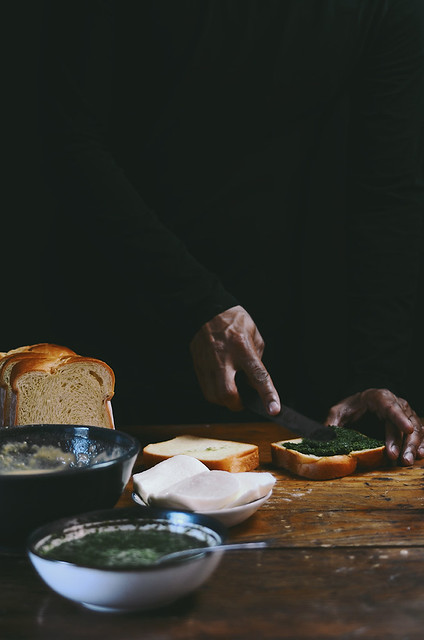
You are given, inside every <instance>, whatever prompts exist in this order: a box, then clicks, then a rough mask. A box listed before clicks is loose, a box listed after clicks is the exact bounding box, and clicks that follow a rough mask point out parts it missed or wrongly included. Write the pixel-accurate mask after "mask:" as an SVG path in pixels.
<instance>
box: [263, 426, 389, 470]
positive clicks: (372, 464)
mask: <svg viewBox="0 0 424 640" xmlns="http://www.w3.org/2000/svg"><path fill="white" fill-rule="evenodd" d="M330 428H332V429H334V431H335V433H336V438H335V439H334V440H329V441H325V442H322V441H318V440H311V439H309V438H295V439H294V440H282V441H280V442H273V443H272V444H271V456H272V461H273V463H274V465H276V466H277V467H281V468H283V469H287V470H288V471H290V472H291V473H294V474H295V475H298V476H302V477H304V478H310V479H311V480H331V479H333V478H342V477H343V476H347V475H350V474H351V473H353V472H354V471H355V470H356V469H357V468H358V469H377V468H378V467H380V466H382V465H383V464H384V462H385V461H386V456H385V449H386V448H385V445H384V442H382V441H380V440H375V439H374V438H369V437H368V436H365V435H363V434H362V433H359V432H358V431H354V430H353V429H345V428H343V427H330Z"/></svg>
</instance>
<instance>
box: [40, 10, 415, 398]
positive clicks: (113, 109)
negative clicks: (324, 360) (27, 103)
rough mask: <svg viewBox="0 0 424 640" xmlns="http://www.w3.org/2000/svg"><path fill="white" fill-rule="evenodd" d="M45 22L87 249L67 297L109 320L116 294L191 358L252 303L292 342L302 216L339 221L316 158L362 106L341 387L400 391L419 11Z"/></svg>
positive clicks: (46, 126)
mask: <svg viewBox="0 0 424 640" xmlns="http://www.w3.org/2000/svg"><path fill="white" fill-rule="evenodd" d="M46 16H47V17H46V29H45V34H44V36H43V42H44V55H43V58H42V64H41V75H40V77H41V87H42V89H41V106H42V109H41V113H42V123H43V138H44V144H45V151H46V158H47V162H48V166H49V171H50V179H51V182H52V184H53V185H54V187H55V189H56V192H57V194H58V195H59V198H60V199H61V201H62V203H63V207H67V211H68V216H69V218H68V219H71V220H72V226H71V225H70V226H69V229H68V231H67V242H69V246H70V247H71V246H74V247H75V246H80V247H81V249H78V253H79V256H78V262H79V263H80V264H79V267H78V266H76V265H75V264H74V262H75V258H72V261H73V267H72V269H73V270H74V283H75V282H76V284H77V287H76V293H75V292H74V293H71V290H70V292H69V296H75V298H74V300H75V299H76V298H78V297H81V296H82V297H84V295H86V298H84V300H85V301H86V302H88V304H89V305H90V308H91V309H94V308H95V307H96V305H97V307H99V306H101V305H102V304H104V305H105V307H104V308H105V314H106V313H107V311H106V296H107V295H108V294H107V292H108V291H109V292H110V296H111V298H110V300H111V302H112V304H113V303H114V301H115V303H116V304H118V305H119V306H120V308H125V309H128V311H127V313H131V314H132V315H133V316H134V317H133V319H132V322H134V327H137V320H136V319H134V318H137V314H140V317H141V316H145V315H150V316H151V317H153V318H154V321H153V323H152V324H155V323H156V326H157V327H159V329H158V331H159V333H160V332H162V333H165V332H170V333H171V335H172V339H173V340H177V341H180V342H181V343H182V344H184V345H185V346H186V345H187V344H188V342H189V340H190V339H191V337H192V336H193V335H194V333H195V332H196V330H197V329H198V328H199V327H200V326H201V325H202V324H203V323H204V322H206V321H207V320H209V319H210V318H212V317H213V316H214V315H216V314H218V313H220V312H221V311H223V310H224V309H227V308H229V307H231V306H233V305H234V304H237V303H240V304H242V305H244V306H245V307H246V308H247V310H248V311H249V312H250V313H251V314H252V315H253V317H254V319H255V320H257V323H258V324H259V329H260V330H261V331H262V333H263V334H264V337H265V340H267V332H268V331H269V333H272V332H274V333H277V334H279V333H284V332H289V333H290V332H291V331H294V326H295V324H296V323H297V322H298V319H296V320H295V321H294V324H293V323H291V320H290V317H291V316H292V317H294V318H296V314H297V315H298V313H299V309H298V308H295V307H296V301H298V295H297V290H296V287H298V286H300V285H299V282H300V281H299V270H300V269H301V270H303V273H306V274H308V272H310V273H312V272H313V270H314V265H313V264H310V263H308V255H307V252H306V253H305V252H302V249H301V247H302V238H303V236H304V231H305V226H307V224H308V220H307V215H306V213H305V211H308V212H309V213H308V215H309V216H310V215H312V216H315V218H317V219H318V220H321V219H322V225H325V224H326V215H325V199H323V200H322V201H321V203H320V205H319V206H318V205H317V206H316V207H315V208H314V202H311V201H310V199H308V196H309V191H308V189H309V187H308V185H309V181H310V179H311V176H312V179H313V176H314V175H315V174H316V172H317V167H316V165H315V164H314V162H316V156H315V155H314V154H315V151H316V149H317V147H318V146H319V145H321V146H322V145H324V147H325V140H324V142H323V140H322V131H325V126H326V122H327V121H328V118H329V117H330V116H331V114H332V113H333V112H334V109H335V108H336V105H338V104H339V103H340V101H341V100H342V99H343V98H344V96H347V98H348V102H349V120H348V122H349V132H348V142H347V159H348V163H347V176H348V179H347V186H346V195H347V197H346V201H347V212H348V213H347V221H346V238H347V243H346V264H347V282H346V287H347V291H348V303H347V309H348V324H349V331H348V334H347V344H348V345H349V349H348V354H347V358H348V361H349V366H348V370H347V376H346V379H345V380H344V381H343V385H342V386H343V387H344V389H343V390H344V391H345V392H346V393H347V392H348V391H355V390H359V389H361V388H366V387H369V386H388V387H389V388H392V389H393V390H394V391H398V390H400V388H401V380H402V376H403V374H404V369H405V362H406V354H407V350H408V347H409V341H410V327H411V318H412V313H413V306H414V300H415V296H416V286H417V269H418V261H419V252H420V239H421V229H422V217H423V206H424V185H423V176H422V154H423V121H424V4H423V3H422V1H421V0H284V1H283V0H281V1H276V0H256V1H254V0H249V1H245V0H233V1H231V0H205V1H202V2H200V1H197V2H196V1H193V0H178V2H175V1H174V0H154V1H153V0H152V1H151V2H150V1H147V0H146V1H142V2H140V1H133V0H124V1H121V2H116V3H114V2H107V1H106V2H102V1H100V0H99V1H86V0H84V1H82V2H69V3H68V2H60V3H57V2H51V3H47V12H46ZM314 158H315V160H314ZM335 188H336V189H338V188H340V187H339V185H335ZM341 215H342V213H341ZM64 262H66V258H64ZM299 263H301V264H299ZM336 268H337V267H336ZM78 269H80V272H79V271H78ZM96 269H97V272H96ZM93 271H94V272H96V273H95V275H94V273H93ZM78 273H79V275H75V274H78ZM71 280H72V278H71ZM71 288H72V287H71ZM84 288H85V289H86V294H83V293H82V290H83V289H84ZM280 294H283V295H284V299H285V300H286V301H287V304H285V305H283V304H282V303H281V302H279V295H280ZM128 299H130V301H131V305H130V306H128V307H127V306H126V305H127V302H126V301H128ZM146 310H147V311H146ZM328 311H329V312H330V313H337V309H329V310H328ZM309 312H310V313H323V310H317V309H312V310H310V311H309ZM302 313H304V310H303V311H302ZM342 321H343V322H345V321H346V318H342ZM140 326H141V325H140ZM159 342H160V341H159ZM288 342H290V337H289V338H288ZM271 344H272V340H271ZM158 349H160V345H159V344H158ZM287 351H289V349H288V348H287ZM269 357H270V358H271V362H272V359H273V358H274V360H276V361H277V360H278V361H279V363H280V365H281V363H282V361H283V360H284V353H283V354H281V353H270V354H269ZM274 366H276V367H278V365H277V364H275V365H274ZM283 366H284V363H283ZM271 372H272V366H271Z"/></svg>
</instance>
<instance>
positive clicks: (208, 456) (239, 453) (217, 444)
mask: <svg viewBox="0 0 424 640" xmlns="http://www.w3.org/2000/svg"><path fill="white" fill-rule="evenodd" d="M177 454H183V455H186V456H192V457H193V458H197V459H198V460H200V461H201V462H203V464H205V465H206V466H207V467H208V469H217V470H221V471H232V472H240V471H252V470H253V469H256V467H258V466H259V448H258V447H257V446H256V445H254V444H246V443H242V442H234V441H232V440H218V439H214V438H204V437H200V436H190V435H183V436H177V437H176V438H172V440H166V441H164V442H156V443H153V444H149V445H147V446H146V447H144V449H143V458H142V461H143V465H144V466H146V467H152V466H153V465H155V464H157V463H158V462H161V461H162V460H166V459H168V458H171V457H172V456H175V455H177Z"/></svg>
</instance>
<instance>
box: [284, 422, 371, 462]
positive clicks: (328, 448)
mask: <svg viewBox="0 0 424 640" xmlns="http://www.w3.org/2000/svg"><path fill="white" fill-rule="evenodd" d="M329 429H332V430H333V431H334V433H335V434H336V438H335V439H334V440H327V441H321V440H311V439H310V438H303V440H302V442H284V441H283V442H282V443H281V444H282V446H284V447H285V448H286V449H294V450H295V451H299V453H304V454H305V455H314V456H337V455H347V454H349V453H350V452H351V451H363V450H364V449H375V448H376V447H382V446H383V445H384V442H383V441H382V440H376V439H375V438H369V437H368V436H364V435H363V434H362V433H359V431H354V430H353V429H344V428H343V427H329Z"/></svg>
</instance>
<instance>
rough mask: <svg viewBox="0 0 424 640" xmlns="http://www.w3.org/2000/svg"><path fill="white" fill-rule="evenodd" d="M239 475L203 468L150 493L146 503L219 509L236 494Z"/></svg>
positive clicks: (210, 509) (178, 507) (199, 508)
mask: <svg viewBox="0 0 424 640" xmlns="http://www.w3.org/2000/svg"><path fill="white" fill-rule="evenodd" d="M237 475H239V474H235V473H229V472H228V471H217V470H212V471H205V472H204V473H199V474H196V475H195V476H192V477H190V478H186V479H185V480H181V481H180V482H178V483H176V484H174V485H173V486H172V487H170V488H169V489H167V490H165V491H161V492H158V493H155V494H154V495H151V496H150V504H155V505H156V506H163V507H169V508H177V509H188V510H190V511H217V510H219V509H223V508H224V507H226V506H227V505H228V504H230V503H231V502H232V501H233V500H235V499H236V497H237V495H238V494H239V493H240V484H239V482H238V480H237V478H236V476H237Z"/></svg>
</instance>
